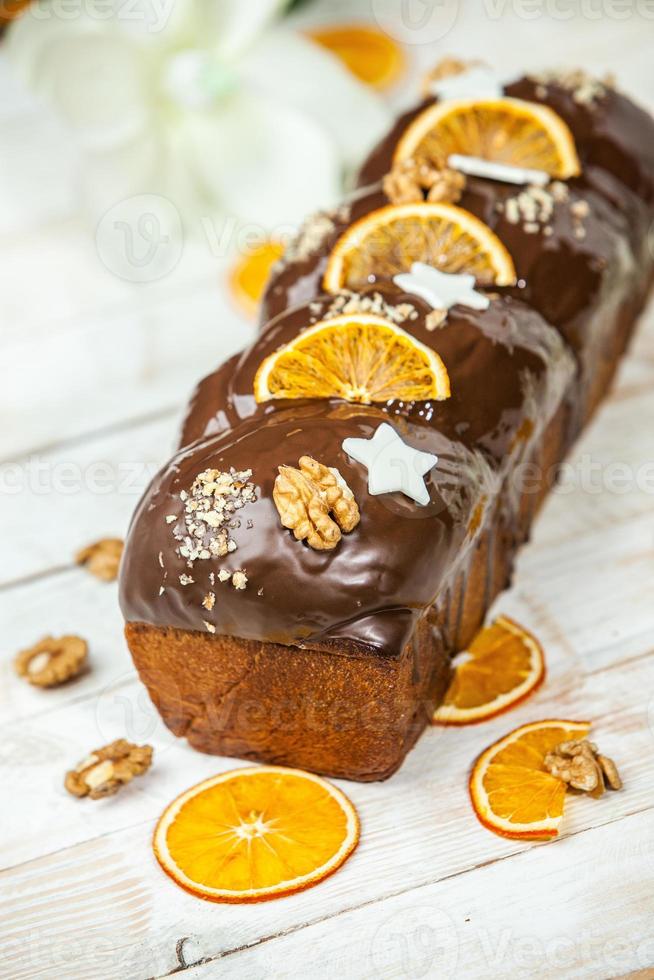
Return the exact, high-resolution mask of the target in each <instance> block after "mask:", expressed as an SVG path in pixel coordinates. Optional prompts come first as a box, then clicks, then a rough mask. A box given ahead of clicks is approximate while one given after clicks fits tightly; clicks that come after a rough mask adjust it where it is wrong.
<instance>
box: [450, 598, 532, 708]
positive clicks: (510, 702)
mask: <svg viewBox="0 0 654 980" xmlns="http://www.w3.org/2000/svg"><path fill="white" fill-rule="evenodd" d="M454 667H455V673H454V678H453V679H452V683H451V684H450V686H449V689H448V691H447V693H446V695H445V698H444V700H443V703H442V704H441V706H440V707H439V708H437V710H436V712H435V714H434V717H433V722H434V724H437V725H471V724H474V723H475V722H480V721H486V720H487V719H489V718H494V717H495V715H499V714H501V713H502V712H503V711H508V710H509V708H512V707H514V706H515V705H516V704H518V703H519V702H520V701H524V699H525V698H526V697H528V696H529V695H530V694H531V693H532V692H533V691H535V690H536V688H537V687H538V686H539V685H540V684H541V683H542V681H543V678H544V677H545V658H544V656H543V650H542V647H541V645H540V643H539V642H538V640H537V639H536V637H535V636H532V634H531V633H528V632H527V630H525V629H523V628H522V626H519V625H518V624H517V623H514V622H513V620H511V619H509V618H508V616H498V617H497V619H496V620H495V622H494V623H493V624H492V625H491V626H486V627H484V629H482V630H480V631H479V633H477V635H476V636H475V638H474V640H473V641H472V643H471V644H470V647H469V648H468V650H465V651H464V652H463V653H461V654H458V655H457V657H456V658H455V660H454Z"/></svg>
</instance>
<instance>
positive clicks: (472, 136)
mask: <svg viewBox="0 0 654 980" xmlns="http://www.w3.org/2000/svg"><path fill="white" fill-rule="evenodd" d="M453 153H461V154H464V155H466V156H473V157H481V158H482V159H483V160H490V161H492V162H493V163H505V164H509V165H511V166H514V167H528V168H531V169H534V170H544V171H545V172H546V173H548V174H549V175H550V177H554V178H557V179H559V180H566V179H567V178H568V177H576V176H577V175H578V174H579V173H580V170H581V168H580V164H579V157H578V156H577V151H576V149H575V143H574V139H573V136H572V133H571V132H570V129H569V128H568V126H567V125H566V123H565V122H564V121H563V120H562V119H561V117H560V116H559V115H557V114H556V112H554V110H553V109H550V108H549V107H548V106H544V105H539V104H537V103H535V102H525V101H523V100H522V99H511V98H501V99H451V100H445V101H443V102H437V103H435V104H434V105H432V106H430V107H429V108H428V109H425V110H424V112H421V113H420V115H419V116H417V117H416V118H415V119H414V120H413V122H412V123H410V124H409V126H407V128H406V130H405V131H404V133H403V135H402V137H401V138H400V140H399V142H398V144H397V146H396V148H395V154H394V161H395V162H396V163H399V162H401V161H403V160H409V159H414V160H416V161H417V162H428V163H430V164H432V165H437V166H443V165H445V164H446V163H447V160H448V157H449V156H450V155H451V154H453Z"/></svg>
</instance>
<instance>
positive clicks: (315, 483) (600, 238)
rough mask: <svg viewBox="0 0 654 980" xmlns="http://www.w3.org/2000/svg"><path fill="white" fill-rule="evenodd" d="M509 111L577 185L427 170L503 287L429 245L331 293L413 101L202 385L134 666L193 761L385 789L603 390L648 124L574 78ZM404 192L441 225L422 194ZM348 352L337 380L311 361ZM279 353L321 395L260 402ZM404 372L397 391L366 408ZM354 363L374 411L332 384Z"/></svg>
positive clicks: (138, 536)
mask: <svg viewBox="0 0 654 980" xmlns="http://www.w3.org/2000/svg"><path fill="white" fill-rule="evenodd" d="M571 79H574V81H575V85H576V86H577V87H576V88H573V87H571V86H572V80H571ZM518 86H519V87H518V89H517V92H519V93H520V94H519V98H520V99H528V100H530V101H534V102H539V101H540V102H547V101H549V102H550V103H551V105H552V106H553V107H554V108H555V110H556V111H557V112H559V113H560V115H561V116H562V117H563V118H564V119H565V121H566V122H567V123H568V124H569V126H570V127H571V130H572V135H573V137H574V138H575V140H576V142H577V150H578V152H579V156H580V159H581V163H582V171H581V174H580V175H579V176H577V177H575V178H574V179H573V180H566V181H563V180H560V181H556V182H555V184H557V185H560V186H554V184H553V183H552V182H550V184H548V186H547V188H545V189H543V188H540V190H542V193H540V194H539V193H534V188H533V187H526V188H519V187H516V186H511V185H509V184H505V183H500V182H498V181H497V180H495V179H493V180H489V179H487V178H482V177H468V178H466V180H465V183H464V181H463V180H462V179H459V178H460V175H456V178H455V179H453V178H452V176H451V173H450V172H449V171H447V173H446V172H445V171H443V170H442V168H441V170H440V171H439V173H440V174H441V177H442V176H443V175H446V177H447V179H445V180H444V181H443V184H444V186H446V189H447V187H449V191H448V192H447V194H449V195H450V196H449V198H448V197H447V194H446V198H445V199H447V200H448V203H451V200H452V197H451V191H452V188H453V187H454V188H455V189H456V191H457V196H458V201H457V204H456V207H457V208H460V209H463V212H464V213H465V214H470V215H473V216H476V218H480V219H481V220H482V221H483V222H485V224H486V226H487V231H488V235H489V236H490V237H489V238H488V241H490V242H491V243H495V245H494V248H495V255H496V256H499V258H498V261H499V262H501V261H503V257H505V258H506V262H508V265H507V264H506V262H505V265H504V268H505V269H506V268H508V267H509V266H510V265H511V260H512V262H513V266H514V269H515V282H514V283H510V284H507V285H504V286H497V285H496V284H495V283H494V282H493V281H492V279H491V280H490V281H484V276H483V275H481V274H480V275H479V276H478V283H477V285H476V287H475V288H474V289H472V288H471V285H470V283H469V282H468V281H464V280H463V279H462V278H461V277H459V276H442V277H441V278H439V273H437V272H435V270H434V269H433V268H432V269H431V270H430V268H429V267H430V266H438V267H440V268H443V262H444V261H445V265H446V267H447V262H448V261H450V260H453V259H455V258H456V257H457V255H456V254H455V251H452V250H450V251H448V248H449V246H446V245H443V243H442V242H441V243H440V245H439V246H438V247H435V245H434V241H433V239H430V238H429V237H428V236H426V237H425V238H424V241H423V240H422V239H420V240H418V241H417V242H416V239H412V241H411V249H410V251H411V255H410V256H409V257H408V258H407V259H406V263H405V266H406V271H408V275H401V276H396V275H394V273H395V272H397V261H398V248H397V247H396V244H395V243H394V242H393V241H389V239H388V238H384V239H383V241H382V243H381V245H380V246H379V243H377V244H378V246H379V247H378V248H377V251H376V252H374V253H373V257H372V266H371V264H370V263H371V260H370V257H369V256H365V255H362V256H357V255H356V254H355V259H356V261H355V262H354V263H352V264H351V265H350V267H349V269H347V270H346V273H347V277H346V279H345V280H344V281H343V283H342V288H341V289H340V290H337V291H334V290H333V289H332V290H331V291H330V292H329V294H326V293H325V290H324V276H325V271H326V269H327V266H328V262H329V258H330V256H331V255H332V253H333V249H334V248H335V247H336V246H337V245H338V242H339V241H340V240H341V237H342V236H343V235H345V234H347V233H348V232H349V231H351V229H352V228H353V227H354V226H355V225H356V222H357V221H360V220H361V219H362V218H365V217H367V216H369V215H371V214H374V213H375V212H376V211H377V210H379V209H380V208H383V207H388V206H395V205H394V199H395V198H396V195H397V194H398V193H399V192H398V188H397V180H396V179H395V178H397V173H395V174H393V153H394V151H393V148H394V146H395V144H396V143H397V140H398V139H399V138H400V137H401V135H402V133H403V132H404V130H405V128H406V125H407V124H408V122H410V121H411V118H415V116H416V115H418V114H419V113H420V111H421V110H422V108H423V107H424V104H423V106H421V107H418V109H417V110H416V111H415V113H414V114H413V115H411V114H409V116H405V117H403V119H402V120H400V121H399V122H398V124H397V126H396V127H395V128H394V130H393V132H392V133H391V134H390V136H389V137H388V139H387V140H386V141H384V143H383V144H382V146H380V147H379V148H378V150H377V151H376V152H375V153H373V155H372V156H371V158H370V160H369V161H368V163H367V164H366V166H365V167H364V170H363V172H362V181H363V182H365V183H367V184H371V185H372V186H366V187H365V188H364V189H363V190H362V191H360V192H359V194H357V195H356V196H355V197H354V198H353V199H352V200H350V201H349V202H348V203H346V204H345V205H344V206H343V207H342V208H341V209H339V210H338V212H336V213H334V214H333V215H328V216H321V217H320V218H318V219H314V220H313V221H312V222H310V223H309V224H308V225H307V226H306V227H305V229H304V231H303V232H302V233H301V235H300V237H299V238H298V240H297V241H296V242H295V243H293V245H292V246H291V247H290V248H289V250H288V252H287V254H286V256H285V257H284V259H283V261H282V263H281V264H280V266H279V267H278V268H277V270H276V271H275V274H274V276H273V278H272V280H271V283H270V286H269V289H268V291H267V294H266V297H265V303H264V310H265V312H264V320H265V322H264V325H263V327H262V331H261V334H260V336H259V338H258V339H257V340H256V342H255V343H254V344H253V345H252V347H250V348H249V349H248V350H246V351H244V352H243V353H242V354H240V355H237V356H236V357H234V358H232V359H230V360H229V361H228V362H227V363H226V364H225V365H223V366H222V367H221V368H219V369H218V370H217V371H215V372H214V373H212V374H210V375H209V376H208V377H207V378H205V379H204V380H203V381H202V382H201V383H200V385H199V386H198V388H197V390H196V392H195V394H194V396H193V399H192V401H191V404H190V407H189V410H188V412H187V416H186V419H185V421H184V425H183V430H182V435H181V439H180V447H179V449H178V451H177V453H176V454H175V456H174V457H173V459H172V460H171V461H170V462H169V463H168V465H167V466H166V467H165V468H164V469H163V470H162V471H161V472H160V473H159V474H158V475H157V476H156V477H155V479H154V480H153V482H152V484H151V486H150V487H149V488H148V490H147V492H146V494H145V496H144V498H143V500H142V501H141V503H140V505H139V507H138V509H137V511H136V514H135V515H134V518H133V521H132V525H131V528H130V532H129V536H128V541H127V545H126V549H125V554H124V558H123V565H122V570H121V606H122V609H123V613H124V615H125V619H126V621H127V626H126V635H127V641H128V644H129V646H130V650H131V652H132V655H133V658H134V661H135V664H136V667H137V669H138V671H139V674H140V676H141V678H142V680H143V681H144V683H145V684H146V686H147V688H148V691H149V693H150V696H151V697H152V699H153V701H154V703H155V704H156V706H157V708H158V709H159V711H160V712H161V714H162V716H163V718H164V720H165V722H166V724H167V725H168V726H169V727H170V728H171V729H172V730H173V731H174V732H175V733H176V734H179V735H184V736H186V737H187V738H188V740H189V742H190V743H191V745H193V746H194V747H196V748H198V749H200V750H202V751H206V752H212V753H220V754H225V755H235V756H240V757H243V758H249V759H262V760H266V761H269V762H275V763H278V764H287V765H293V766H301V767H304V768H307V769H311V770H313V771H315V772H320V773H324V774H328V775H334V776H341V777H345V778H350V779H359V780H374V779H383V778H386V777H387V776H389V775H391V774H392V773H393V772H394V771H395V770H396V769H397V768H398V766H399V765H400V764H401V762H402V760H403V758H404V756H405V755H406V753H407V751H408V750H409V749H410V747H411V746H412V745H413V743H414V742H415V740H416V738H417V737H418V735H419V734H420V732H421V731H422V730H423V729H424V727H425V725H426V724H427V723H428V721H429V719H430V717H431V714H432V713H433V710H434V708H435V706H436V705H437V704H438V703H439V700H440V699H441V698H442V696H443V692H444V690H445V689H446V686H447V682H448V679H449V673H450V669H449V664H450V658H451V656H452V654H453V653H454V652H456V651H457V650H460V649H462V648H465V646H466V645H467V644H468V643H469V641H470V640H471V638H472V636H473V635H474V633H475V631H476V630H477V629H478V627H479V626H480V624H481V623H482V621H483V618H484V616H485V613H486V611H487V609H488V607H489V605H490V603H491V602H492V600H493V598H494V597H495V596H496V595H497V594H498V592H499V591H501V589H503V588H504V587H505V586H506V584H507V582H508V580H509V577H510V574H511V569H512V564H513V559H514V555H515V552H516V549H517V548H518V547H519V545H520V544H521V542H523V541H524V540H525V538H526V537H527V536H528V533H529V527H530V524H531V522H532V520H533V517H534V514H535V512H536V511H537V509H538V505H539V503H540V502H541V501H542V499H543V497H544V496H545V495H546V493H547V491H548V489H549V488H550V487H551V485H552V483H553V481H554V479H555V476H556V467H557V465H558V463H559V462H560V460H561V459H562V457H563V455H564V454H565V452H566V451H567V449H568V447H569V445H570V442H571V440H572V439H573V438H574V437H575V435H576V434H577V433H578V431H579V430H580V428H581V427H582V425H583V424H584V422H585V421H586V420H587V418H588V417H589V416H590V414H591V413H592V411H593V409H594V408H595V406H596V405H597V404H598V402H599V401H600V400H601V398H602V396H603V394H604V393H605V390H606V387H607V385H608V383H609V381H610V378H611V376H612V374H613V372H614V370H615V367H616V364H617V361H618V358H619V354H620V353H621V351H622V350H623V349H624V346H625V344H626V343H627V341H628V337H629V335H630V333H631V330H632V329H633V324H634V319H635V317H636V315H637V312H638V310H639V309H640V307H641V306H642V304H643V302H644V299H645V296H646V294H647V289H648V287H649V283H650V279H651V256H650V253H649V251H648V242H647V235H648V231H649V227H650V222H651V217H652V193H651V191H652V187H651V169H649V167H650V164H651V161H652V159H654V127H653V126H652V123H651V121H650V120H649V117H647V116H645V115H644V114H642V113H640V111H639V110H636V109H635V107H633V106H632V105H631V103H629V102H628V101H627V100H626V99H624V98H623V97H621V96H618V95H617V94H616V93H614V92H613V90H611V89H608V88H607V87H606V86H604V85H599V84H596V85H595V87H593V86H590V83H589V82H586V86H587V87H586V89H585V90H584V93H583V95H584V101H583V102H579V101H578V100H579V98H580V97H581V96H580V95H579V91H578V89H579V87H580V86H581V78H580V76H579V75H574V76H570V77H569V78H567V82H566V84H562V83H561V82H560V81H559V82H557V83H556V84H555V83H552V81H551V79H550V77H549V76H547V77H544V78H543V79H542V80H540V81H538V82H531V81H528V80H524V81H523V82H521V83H518ZM589 86H590V87H589ZM511 94H512V95H516V92H513V91H512V93H511ZM431 101H433V100H428V103H425V104H430V102H431ZM634 127H636V129H638V138H637V139H636V137H635V136H634V132H633V131H634ZM643 144H646V145H645V146H643ZM389 174H391V177H389V176H388V175H389ZM433 186H434V185H433V183H432V187H431V189H433ZM405 190H406V189H405ZM400 192H401V188H400ZM410 193H411V194H412V195H413V197H412V200H413V201H414V202H416V203H418V204H419V206H420V208H421V209H422V210H421V212H420V213H421V214H422V213H427V212H428V211H429V203H430V202H425V201H424V197H425V194H427V193H428V188H426V187H425V188H419V197H418V198H416V196H415V188H414V189H413V190H411V192H410ZM521 194H522V195H523V196H522V197H521V196H520V195H521ZM435 199H438V198H437V197H436V195H434V194H433V193H432V195H431V199H430V201H431V203H433V202H434V200H435ZM440 200H444V198H443V197H442V196H441V197H440ZM511 202H515V203H511ZM534 208H535V209H536V211H535V212H534ZM516 209H517V210H516ZM525 212H528V213H525ZM514 219H516V220H514ZM489 229H492V231H491V230H489ZM493 231H494V232H495V234H496V235H497V238H495V235H493ZM439 248H440V251H439ZM416 249H417V254H416ZM388 255H392V257H393V261H394V262H395V263H396V268H394V269H393V268H390V267H389V263H388V261H387V258H388ZM416 258H417V259H421V260H422V261H423V262H424V263H426V265H423V266H411V262H412V261H413V260H415V259H416ZM357 277H358V278H357ZM496 278H500V274H499V273H497V275H496ZM439 290H443V291H444V292H441V293H439V295H438V297H437V299H438V300H440V302H436V300H435V299H434V296H435V293H438V291H439ZM448 290H449V291H450V294H451V295H450V296H449V299H447V298H444V297H445V293H447V292H448ZM347 331H350V333H349V334H347V335H348V336H351V337H353V338H354V342H351V343H350V344H349V346H347V345H346V341H345V340H342V341H338V342H339V343H342V345H343V346H342V347H341V348H338V347H337V348H336V351H337V353H338V351H339V350H340V354H341V360H340V361H339V360H338V359H337V360H333V359H332V360H330V357H331V356H332V355H333V356H336V355H334V348H333V347H331V348H329V350H328V351H327V348H326V347H325V348H322V349H319V348H316V347H315V344H316V343H319V342H320V339H321V338H326V337H329V338H331V341H330V342H331V343H334V342H335V341H334V338H335V337H336V336H337V335H338V336H339V337H341V336H345V334H346V332H347ZM380 337H384V338H385V340H384V344H385V346H384V347H383V349H382V353H381V355H380V354H379V350H377V354H376V355H375V357H376V359H375V358H372V359H369V360H367V361H366V356H367V354H368V351H369V345H370V344H372V342H373V338H376V339H377V341H378V340H379V338H380ZM312 343H313V344H314V346H313V347H312V346H311V344H312ZM298 344H299V345H300V346H299V347H298V346H297V345H298ZM303 344H304V347H302V345H303ZM307 345H309V346H307ZM370 349H374V348H370ZM321 350H322V352H323V353H325V351H327V354H325V357H324V358H323V359H322V360H320V358H318V357H317V354H316V351H318V353H320V351H321ZM298 351H299V353H298ZM280 356H281V357H286V358H287V360H286V361H285V362H284V363H286V364H287V366H288V367H287V375H286V377H287V379H288V378H290V377H297V371H298V365H300V368H301V369H302V371H304V374H303V377H304V379H305V381H306V379H307V378H309V379H310V380H311V382H312V383H313V385H314V387H313V388H311V389H310V390H309V389H307V390H306V391H305V390H303V389H301V387H300V388H296V389H294V390H293V391H292V392H291V390H290V389H289V387H288V383H287V384H286V387H281V388H278V389H276V390H274V389H273V388H270V387H269V385H270V384H271V383H272V382H270V378H271V377H272V375H271V371H272V370H273V369H274V367H275V366H276V365H278V364H279V363H280V361H279V358H280ZM400 356H406V357H409V358H412V360H410V361H408V362H403V363H410V364H411V365H412V367H411V369H410V370H407V375H406V377H405V378H404V381H403V382H402V383H403V384H404V387H403V388H402V387H401V386H400V388H396V389H393V390H392V392H391V391H390V389H388V390H387V389H386V388H384V386H383V384H382V383H381V382H380V383H379V384H378V386H377V388H376V389H375V392H376V393H374V394H373V395H372V396H370V390H372V388H374V382H375V381H376V380H377V379H379V378H380V377H383V378H384V379H386V378H387V375H388V369H387V367H386V366H387V364H391V363H392V364H395V363H399V362H397V361H396V359H397V358H398V357H400ZM394 359H395V360H394ZM344 361H345V363H347V364H348V365H349V367H350V369H351V376H352V377H354V376H356V377H357V378H360V377H365V378H366V379H367V383H368V389H366V390H365V391H364V388H363V387H362V388H361V389H358V388H356V389H355V387H353V386H351V387H349V388H344V387H343V384H342V378H341V377H340V375H339V371H338V368H339V366H342V364H343V363H344ZM362 365H363V367H362ZM443 366H444V367H443ZM427 367H428V368H429V371H430V372H431V374H430V375H429V377H430V378H432V380H433V386H432V387H431V388H429V389H427V388H425V387H424V385H425V384H426V382H425V377H426V375H425V372H426V371H427ZM364 368H365V370H364ZM293 371H295V375H294V374H293ZM415 385H417V386H418V387H415ZM420 385H423V387H422V388H421V387H420ZM267 386H268V387H267ZM316 386H317V387H316ZM412 386H414V387H412ZM412 392H413V393H414V394H415V392H418V393H419V394H420V393H422V394H421V397H413V396H412ZM389 394H390V395H392V396H389ZM309 395H311V397H309ZM400 395H402V397H400ZM300 396H304V397H300ZM280 468H281V469H280Z"/></svg>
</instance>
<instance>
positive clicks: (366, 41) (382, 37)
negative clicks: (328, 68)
mask: <svg viewBox="0 0 654 980" xmlns="http://www.w3.org/2000/svg"><path fill="white" fill-rule="evenodd" d="M309 37H310V38H311V40H312V41H315V42H316V44H320V45H321V47H323V48H327V50H328V51H331V53H332V54H334V55H336V57H337V58H340V60H341V61H342V62H343V64H344V65H345V67H346V68H348V69H349V70H350V71H351V72H352V74H353V75H356V77H357V78H358V79H360V80H361V81H362V82H365V84H366V85H372V86H373V87H374V88H387V87H388V86H389V85H391V84H392V83H393V82H394V81H395V80H396V79H397V78H398V76H399V75H400V74H401V73H402V71H403V70H404V66H405V60H404V54H403V52H402V49H401V48H400V47H399V46H398V45H397V44H396V43H395V41H393V40H392V39H391V38H390V37H389V36H388V34H384V33H383V32H382V31H378V30H375V29H374V28H372V27H366V26H364V25H359V24H344V25H342V26H335V27H320V28H316V29H315V30H312V31H310V32H309Z"/></svg>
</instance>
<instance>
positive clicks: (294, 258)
mask: <svg viewBox="0 0 654 980" xmlns="http://www.w3.org/2000/svg"><path fill="white" fill-rule="evenodd" d="M334 217H338V214H336V215H335V216H333V215H331V214H328V213H327V212H326V211H317V212H316V213H315V214H312V215H310V216H309V217H308V218H307V219H306V221H305V222H304V223H303V224H302V226H301V227H300V230H299V231H298V233H297V235H296V236H295V238H293V239H291V241H290V242H289V243H288V245H287V247H286V251H285V252H284V254H283V256H282V258H281V260H280V263H281V264H282V265H287V264H289V263H290V262H304V261H305V260H306V259H308V258H309V256H310V255H313V254H314V252H317V251H318V249H319V248H320V247H321V246H322V244H323V242H325V240H326V239H327V238H328V237H329V235H331V234H332V233H333V231H334V229H335V227H336V225H335V223H334Z"/></svg>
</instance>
